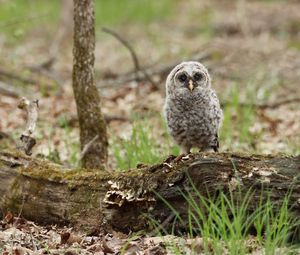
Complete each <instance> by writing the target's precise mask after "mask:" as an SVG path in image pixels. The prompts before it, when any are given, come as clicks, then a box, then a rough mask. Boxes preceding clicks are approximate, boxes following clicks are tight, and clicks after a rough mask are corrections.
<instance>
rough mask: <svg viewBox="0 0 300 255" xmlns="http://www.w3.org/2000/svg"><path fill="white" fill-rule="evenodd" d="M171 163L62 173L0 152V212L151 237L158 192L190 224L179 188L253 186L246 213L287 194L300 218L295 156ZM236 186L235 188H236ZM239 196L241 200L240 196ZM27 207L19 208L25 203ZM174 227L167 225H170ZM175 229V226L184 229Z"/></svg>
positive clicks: (159, 214)
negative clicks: (261, 202) (123, 170)
mask: <svg viewBox="0 0 300 255" xmlns="http://www.w3.org/2000/svg"><path fill="white" fill-rule="evenodd" d="M184 159H185V160H181V161H180V162H175V161H174V160H172V158H169V160H168V162H167V163H168V164H167V165H168V166H166V164H164V163H166V162H162V163H161V164H157V165H152V166H144V167H142V168H140V169H131V170H127V171H126V172H106V171H93V170H89V169H65V168H63V167H62V166H60V165H56V164H53V163H50V162H48V161H44V160H40V159H33V158H31V157H28V156H25V155H23V154H21V153H19V152H4V151H2V152H0V194H1V195H2V198H1V201H0V207H1V208H2V211H3V212H5V211H12V212H13V213H15V214H18V212H19V210H20V207H21V205H22V204H23V207H22V215H23V216H24V217H25V218H27V219H30V220H34V221H36V222H39V223H43V224H61V225H65V224H70V225H72V226H74V227H76V228H77V229H81V230H86V231H93V230H95V229H99V228H101V227H111V228H113V229H115V230H119V231H124V232H129V231H138V230H145V231H151V227H150V226H149V217H150V218H152V219H154V220H156V221H158V222H165V220H166V219H167V218H168V217H170V213H171V211H170V209H169V208H168V206H167V205H166V204H165V203H164V202H162V201H161V200H160V199H159V198H158V197H157V195H156V194H160V196H162V197H163V198H164V199H166V200H167V201H168V202H169V203H171V204H172V205H173V207H174V208H175V209H176V210H177V211H178V213H179V214H180V215H181V216H182V217H183V219H185V220H186V219H187V217H186V213H187V202H186V201H185V199H184V198H183V197H182V195H181V192H180V190H182V191H185V192H188V191H189V192H191V193H193V189H192V186H191V183H190V180H189V178H188V176H189V177H190V178H191V179H192V180H193V183H194V185H195V186H196V188H197V189H198V190H199V192H200V193H201V194H202V195H204V196H206V195H207V194H208V193H209V195H210V196H213V195H214V194H216V193H218V192H219V191H223V192H225V193H227V194H228V192H229V191H231V192H232V194H233V196H235V197H236V198H237V199H239V198H241V199H242V197H243V194H246V193H247V192H248V190H249V189H250V188H251V189H252V190H253V195H252V196H251V201H250V206H249V210H251V208H252V209H253V208H256V206H257V203H259V201H260V199H261V196H263V197H264V198H266V197H269V198H270V199H271V201H274V204H275V205H279V204H280V202H281V201H283V199H284V197H285V196H286V194H287V193H288V192H289V190H290V189H291V186H293V189H292V190H291V195H290V206H291V210H293V212H294V213H295V217H300V203H299V197H300V178H299V173H300V156H294V157H293V156H284V155H275V156H271V155H270V156H263V155H242V154H231V153H218V154H216V153H201V154H200V153H199V154H192V155H190V156H189V159H187V158H186V157H185V158H184ZM237 183H239V186H240V187H239V188H237V185H236V184H237ZM240 194H242V196H240ZM23 201H24V203H23ZM170 225H172V222H170V223H169V224H166V226H165V227H166V228H168V227H170ZM184 227H185V226H182V225H178V226H176V228H178V229H180V228H184Z"/></svg>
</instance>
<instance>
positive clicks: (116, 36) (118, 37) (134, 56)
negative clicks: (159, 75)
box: [102, 27, 159, 89]
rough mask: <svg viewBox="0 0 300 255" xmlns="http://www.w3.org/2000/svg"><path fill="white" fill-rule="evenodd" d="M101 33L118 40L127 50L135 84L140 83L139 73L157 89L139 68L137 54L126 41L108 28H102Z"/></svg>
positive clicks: (147, 75) (156, 85) (155, 84)
mask: <svg viewBox="0 0 300 255" xmlns="http://www.w3.org/2000/svg"><path fill="white" fill-rule="evenodd" d="M102 31H103V32H105V33H108V34H110V35H112V36H114V37H115V38H116V39H117V40H119V42H120V43H122V44H123V45H124V46H125V47H126V48H127V49H128V50H129V52H130V55H131V57H132V60H133V64H134V68H135V80H136V81H137V82H138V81H140V80H141V78H140V77H139V73H142V74H143V76H144V78H145V79H146V80H148V81H149V82H150V83H151V84H153V85H154V86H155V88H156V89H159V86H158V84H157V83H156V82H155V81H153V79H152V78H151V76H150V75H149V74H148V73H147V72H146V71H145V70H144V69H143V68H141V65H140V62H139V59H138V57H137V54H136V53H135V51H134V49H133V47H132V46H131V45H130V44H129V42H128V41H126V40H125V39H124V38H122V37H121V36H120V35H119V34H117V33H116V32H115V31H112V30H111V29H109V28H105V27H104V28H102Z"/></svg>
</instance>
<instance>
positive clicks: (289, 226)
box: [151, 180, 299, 255]
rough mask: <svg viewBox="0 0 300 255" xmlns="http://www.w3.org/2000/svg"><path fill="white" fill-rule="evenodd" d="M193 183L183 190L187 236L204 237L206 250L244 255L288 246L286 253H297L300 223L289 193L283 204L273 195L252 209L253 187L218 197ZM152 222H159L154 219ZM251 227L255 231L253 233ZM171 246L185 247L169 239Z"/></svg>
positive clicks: (176, 251)
mask: <svg viewBox="0 0 300 255" xmlns="http://www.w3.org/2000/svg"><path fill="white" fill-rule="evenodd" d="M190 181H191V180H190ZM191 183H192V181H191ZM192 187H193V188H192V191H191V192H183V191H180V192H181V194H182V196H184V198H185V200H186V201H187V215H188V225H187V226H186V230H185V234H184V236H185V237H189V238H195V237H196V236H198V237H201V238H203V241H204V242H203V250H204V253H205V254H217V255H218V254H224V251H225V250H226V251H227V252H228V253H226V254H231V255H244V254H249V253H251V252H252V251H254V250H257V249H261V250H263V252H264V253H263V254H266V255H272V254H276V253H275V251H276V249H277V248H285V249H287V251H285V253H284V254H296V253H295V249H296V247H295V246H293V245H291V244H290V243H289V240H288V239H289V238H290V237H291V233H293V231H294V230H295V227H296V226H299V220H296V219H294V218H293V217H292V214H291V213H290V211H289V209H288V201H289V196H288V195H287V196H286V197H285V198H284V199H283V202H282V204H277V205H276V206H275V204H274V202H271V201H270V199H265V200H264V201H263V199H261V201H258V206H257V207H256V208H255V209H252V211H251V208H252V207H250V198H251V196H252V195H253V193H252V192H251V191H249V192H248V193H247V194H246V195H245V196H244V197H243V198H242V197H240V199H239V200H238V199H237V197H234V196H233V195H230V196H228V195H225V194H224V193H222V192H221V193H220V194H219V195H218V196H217V197H216V198H205V197H203V196H202V195H201V194H200V193H199V191H198V190H197V189H196V187H195V186H194V185H193V184H192ZM192 194H193V195H192ZM235 195H236V194H235ZM256 195H257V194H256ZM158 197H160V198H161V199H162V200H163V201H164V202H165V203H166V204H167V206H168V207H169V208H170V209H171V210H172V211H173V213H174V214H175V216H176V217H175V219H176V221H179V222H180V223H181V224H182V225H183V226H184V225H185V223H184V221H183V219H182V218H181V216H180V215H179V214H178V213H177V212H176V210H175V209H174V208H173V207H172V205H171V204H169V203H168V202H167V201H166V200H164V199H163V198H162V197H161V196H160V195H159V194H158ZM261 197H262V196H261ZM151 223H152V224H154V226H155V225H156V227H157V226H159V224H158V223H157V222H155V221H153V220H151ZM173 225H175V221H174V224H173ZM250 231H251V233H252V232H254V233H255V234H253V233H252V236H250V234H249V233H250ZM161 234H162V235H164V234H178V233H174V230H171V232H168V231H167V230H163V231H161ZM168 246H169V249H171V250H172V251H173V253H172V254H182V253H181V252H182V251H183V247H180V245H178V244H174V243H169V244H168Z"/></svg>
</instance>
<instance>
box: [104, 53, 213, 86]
mask: <svg viewBox="0 0 300 255" xmlns="http://www.w3.org/2000/svg"><path fill="white" fill-rule="evenodd" d="M211 56H212V52H210V51H207V52H202V53H200V54H196V55H194V56H191V57H190V58H189V59H191V60H194V61H198V62H201V61H204V60H207V59H209V58H211ZM181 61H182V60H176V61H174V62H170V63H168V64H165V65H159V66H158V65H154V67H148V68H147V70H145V68H141V70H143V71H144V72H145V73H147V75H148V76H155V75H157V76H160V77H161V79H165V78H166V77H167V75H168V73H169V72H170V71H171V70H172V69H173V68H174V66H176V65H177V64H178V63H179V62H181ZM206 66H208V65H206ZM208 67H209V66H208ZM134 80H136V75H134V74H132V73H127V74H123V75H120V76H118V77H117V78H115V79H105V80H103V81H102V82H101V83H100V84H99V85H98V87H99V88H112V87H120V86H122V85H124V84H126V83H128V82H131V81H134ZM139 80H140V81H143V80H147V79H146V78H145V77H140V78H139Z"/></svg>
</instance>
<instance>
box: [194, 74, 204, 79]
mask: <svg viewBox="0 0 300 255" xmlns="http://www.w3.org/2000/svg"><path fill="white" fill-rule="evenodd" d="M202 78H203V74H202V73H195V74H194V80H195V81H200V80H202Z"/></svg>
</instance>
